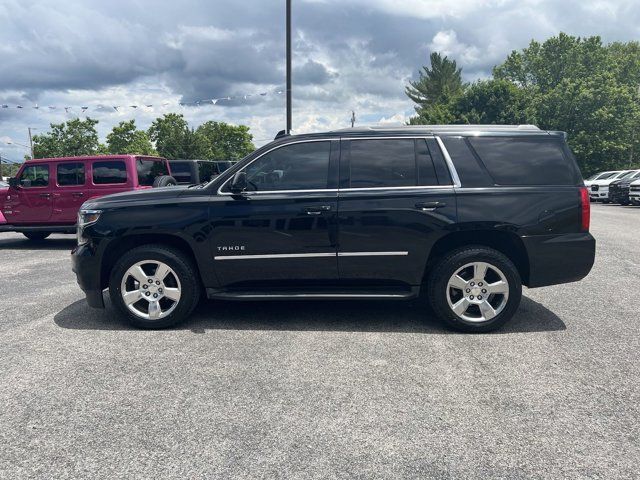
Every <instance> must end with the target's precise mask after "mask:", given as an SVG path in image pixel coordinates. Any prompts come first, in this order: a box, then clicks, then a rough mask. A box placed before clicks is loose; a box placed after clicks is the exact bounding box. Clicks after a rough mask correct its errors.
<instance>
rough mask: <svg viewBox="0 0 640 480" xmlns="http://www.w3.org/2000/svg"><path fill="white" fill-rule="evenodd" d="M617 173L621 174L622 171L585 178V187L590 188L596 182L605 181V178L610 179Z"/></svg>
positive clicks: (601, 173)
mask: <svg viewBox="0 0 640 480" xmlns="http://www.w3.org/2000/svg"><path fill="white" fill-rule="evenodd" d="M615 173H620V170H611V171H609V172H600V173H596V174H595V175H591V176H590V177H589V178H585V179H584V185H585V187H590V186H591V184H592V183H593V182H594V181H596V180H604V179H605V178H608V177H610V176H612V175H613V174H615Z"/></svg>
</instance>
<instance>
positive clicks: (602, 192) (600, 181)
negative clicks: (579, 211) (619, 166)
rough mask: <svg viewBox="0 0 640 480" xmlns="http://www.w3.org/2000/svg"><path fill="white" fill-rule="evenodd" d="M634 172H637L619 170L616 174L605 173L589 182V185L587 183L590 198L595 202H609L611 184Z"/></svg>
mask: <svg viewBox="0 0 640 480" xmlns="http://www.w3.org/2000/svg"><path fill="white" fill-rule="evenodd" d="M634 171H635V170H619V171H616V172H604V173H603V174H602V175H601V176H599V177H597V178H596V179H594V180H588V182H589V184H588V185H587V182H585V185H587V187H588V189H589V198H591V200H593V201H602V202H604V203H607V202H609V184H610V183H611V182H613V181H614V180H619V179H620V178H622V177H624V176H625V175H627V174H629V173H630V172H634Z"/></svg>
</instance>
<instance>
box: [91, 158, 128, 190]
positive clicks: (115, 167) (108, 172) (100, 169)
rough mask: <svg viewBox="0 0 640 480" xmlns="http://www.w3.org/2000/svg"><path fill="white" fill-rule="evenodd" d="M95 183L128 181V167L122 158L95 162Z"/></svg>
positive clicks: (104, 183)
mask: <svg viewBox="0 0 640 480" xmlns="http://www.w3.org/2000/svg"><path fill="white" fill-rule="evenodd" d="M93 183H94V184H95V185H106V184H113V183H127V167H126V165H125V164H124V161H122V160H109V161H105V162H94V163H93Z"/></svg>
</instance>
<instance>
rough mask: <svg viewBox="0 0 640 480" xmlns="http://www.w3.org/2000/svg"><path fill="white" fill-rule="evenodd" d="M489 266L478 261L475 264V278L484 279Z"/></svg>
mask: <svg viewBox="0 0 640 480" xmlns="http://www.w3.org/2000/svg"><path fill="white" fill-rule="evenodd" d="M487 267H489V265H488V264H486V263H484V262H476V263H474V264H473V278H475V279H476V280H484V277H485V276H486V275H487Z"/></svg>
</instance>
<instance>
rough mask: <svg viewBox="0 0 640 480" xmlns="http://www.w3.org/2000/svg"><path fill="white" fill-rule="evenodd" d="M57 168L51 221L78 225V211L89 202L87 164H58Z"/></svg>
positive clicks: (78, 162) (81, 162)
mask: <svg viewBox="0 0 640 480" xmlns="http://www.w3.org/2000/svg"><path fill="white" fill-rule="evenodd" d="M55 168H56V178H55V184H56V189H55V191H54V193H53V196H54V202H53V215H52V217H51V221H52V222H55V223H62V224H72V223H76V221H77V216H78V210H80V207H81V206H82V204H83V203H84V202H85V200H87V196H86V193H85V190H86V183H87V178H86V171H85V170H86V169H85V162H83V161H77V162H69V163H58V164H57V165H55Z"/></svg>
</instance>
